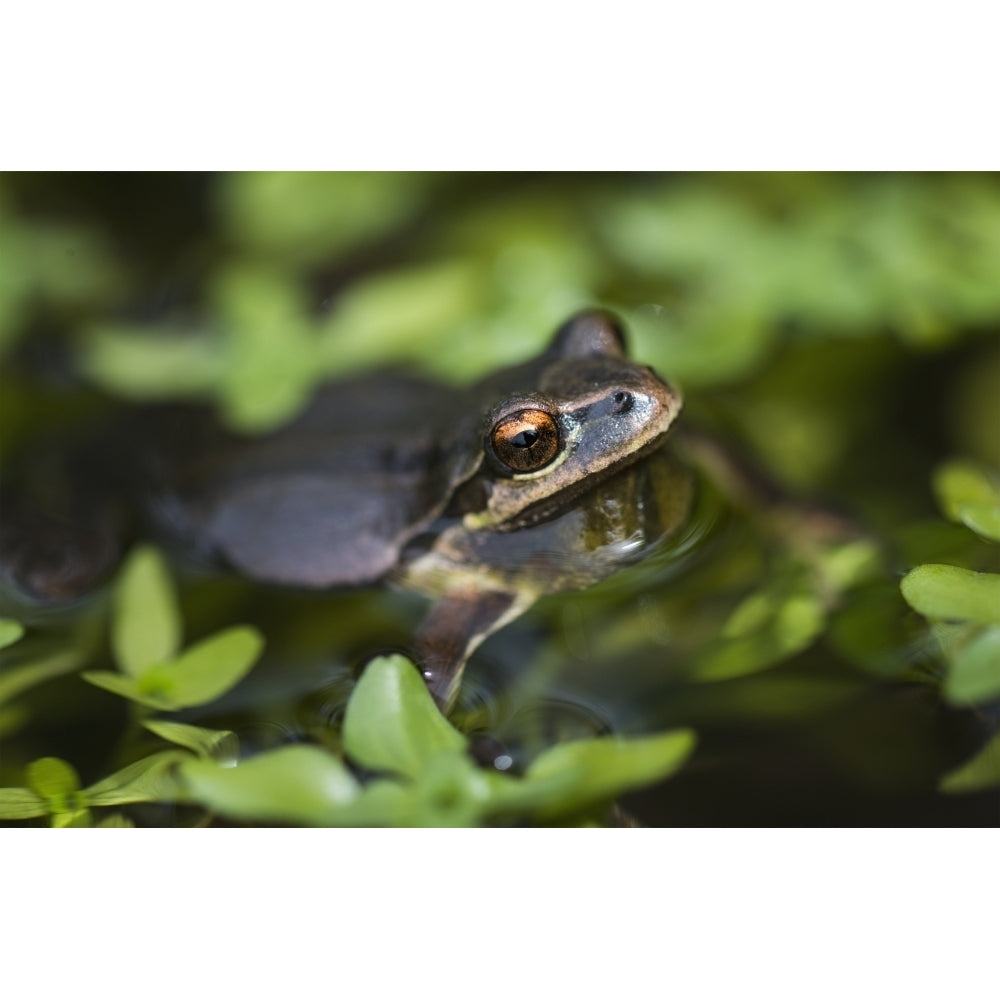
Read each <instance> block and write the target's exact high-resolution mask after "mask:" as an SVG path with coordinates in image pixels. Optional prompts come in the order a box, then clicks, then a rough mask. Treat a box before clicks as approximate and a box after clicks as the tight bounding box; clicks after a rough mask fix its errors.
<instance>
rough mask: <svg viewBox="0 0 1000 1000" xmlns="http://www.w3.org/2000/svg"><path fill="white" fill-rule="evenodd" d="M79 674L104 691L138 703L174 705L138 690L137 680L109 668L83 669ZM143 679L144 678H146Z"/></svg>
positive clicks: (161, 706) (156, 706)
mask: <svg viewBox="0 0 1000 1000" xmlns="http://www.w3.org/2000/svg"><path fill="white" fill-rule="evenodd" d="M80 676H81V677H82V678H83V679H84V680H85V681H87V682H88V683H89V684H93V685H95V686H96V687H99V688H104V690H105V691H110V692H111V693H112V694H117V695H121V696H122V697H123V698H128V700H129V701H134V702H136V703H138V704H139V705H146V706H148V707H149V708H160V709H171V708H174V707H175V706H174V704H173V702H171V701H170V700H169V699H166V698H163V697H159V696H156V695H154V694H151V693H146V692H144V691H142V690H140V688H139V682H138V681H137V680H136V679H135V678H133V677H123V676H122V675H121V674H113V673H111V671H110V670H85V671H84V672H83V673H82V674H81V675H80ZM148 676H149V675H148V674H147V677H148ZM143 679H144V680H145V679H146V678H143Z"/></svg>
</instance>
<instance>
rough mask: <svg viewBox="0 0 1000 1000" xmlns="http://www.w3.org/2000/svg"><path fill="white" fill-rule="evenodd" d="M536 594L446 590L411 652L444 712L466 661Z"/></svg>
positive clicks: (526, 606) (454, 693) (453, 696)
mask: <svg viewBox="0 0 1000 1000" xmlns="http://www.w3.org/2000/svg"><path fill="white" fill-rule="evenodd" d="M534 599H535V598H534V595H527V594H518V593H513V592H509V591H503V590H482V589H477V588H474V587H466V588H459V589H454V590H448V591H446V592H445V593H444V594H443V595H442V596H441V597H440V598H439V599H438V600H437V602H436V603H435V604H434V606H433V607H432V608H431V610H430V611H429V612H428V614H427V617H426V618H425V619H424V620H423V622H422V623H421V625H420V628H419V629H418V631H417V635H416V639H415V642H414V653H415V654H416V657H417V662H418V664H419V666H420V671H421V673H422V674H423V677H424V681H425V682H426V684H427V687H428V689H429V690H430V692H431V694H432V695H433V696H434V700H435V701H436V702H437V704H438V707H439V708H440V709H441V711H442V712H445V713H447V712H448V710H449V709H450V708H451V707H452V705H453V704H454V702H455V697H456V695H457V694H458V688H459V684H460V683H461V680H462V672H463V670H464V669H465V664H466V661H467V660H468V659H469V657H470V656H471V655H472V653H473V651H474V650H475V649H476V647H477V646H478V645H479V644H480V643H481V642H482V641H483V640H484V639H486V638H487V637H488V636H490V635H492V634H493V633H494V632H496V631H497V629H500V628H503V626H504V625H506V624H507V623H508V622H510V621H513V620H514V619H515V618H517V617H518V616H519V615H521V614H523V613H524V612H525V611H526V610H527V609H528V608H529V607H530V606H531V604H532V603H533V602H534Z"/></svg>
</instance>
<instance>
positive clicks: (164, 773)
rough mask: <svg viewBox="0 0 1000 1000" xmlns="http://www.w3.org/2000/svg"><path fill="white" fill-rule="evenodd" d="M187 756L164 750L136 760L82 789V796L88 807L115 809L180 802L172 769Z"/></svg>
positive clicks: (188, 756)
mask: <svg viewBox="0 0 1000 1000" xmlns="http://www.w3.org/2000/svg"><path fill="white" fill-rule="evenodd" d="M189 760H191V757H190V755H189V754H186V753H184V752H183V751H181V750H164V751H162V752H161V753H156V754H153V755H152V756H151V757H144V758H143V759H142V760H137V761H136V762H135V763H134V764H129V765H128V767H123V768H122V769H121V770H120V771H116V772H115V773H114V774H112V775H109V776H108V777H107V778H104V779H102V780H101V781H98V782H97V783H96V784H94V785H91V786H90V787H89V788H85V789H84V791H83V796H84V798H85V799H86V801H87V804H88V805H90V806H117V805H122V804H123V803H126V802H175V801H177V800H178V799H181V798H183V794H182V790H181V788H180V786H179V785H178V782H177V778H176V776H175V774H174V773H173V769H174V767H175V766H176V765H177V764H180V763H181V762H183V761H189Z"/></svg>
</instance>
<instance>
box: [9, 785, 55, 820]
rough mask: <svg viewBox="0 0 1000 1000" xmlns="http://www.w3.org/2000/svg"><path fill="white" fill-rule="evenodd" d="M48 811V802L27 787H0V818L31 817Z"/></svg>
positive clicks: (42, 814)
mask: <svg viewBox="0 0 1000 1000" xmlns="http://www.w3.org/2000/svg"><path fill="white" fill-rule="evenodd" d="M48 811H49V807H48V804H47V803H46V802H45V801H44V800H43V799H40V798H39V797H38V796H37V795H36V794H35V793H34V792H32V791H30V790H29V789H27V788H0V819H31V818H32V817H34V816H44V815H45V814H46V813H47V812H48Z"/></svg>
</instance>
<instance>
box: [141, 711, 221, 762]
mask: <svg viewBox="0 0 1000 1000" xmlns="http://www.w3.org/2000/svg"><path fill="white" fill-rule="evenodd" d="M143 725H144V726H145V727H146V728H147V729H148V730H149V731H150V732H151V733H155V734H156V735H157V736H159V737H160V738H161V739H164V740H167V742H169V743H176V744H177V745H178V746H182V747H186V748H187V749H188V750H193V751H194V752H195V753H196V754H198V755H199V756H200V757H220V756H221V757H225V758H228V759H232V760H234V761H235V759H236V755H237V753H238V750H239V744H238V741H237V739H236V735H235V733H233V732H231V731H230V730H228V729H202V728H201V727H200V726H188V725H185V724H184V723H183V722H169V721H167V720H165V719H147V720H146V721H144V722H143Z"/></svg>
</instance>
